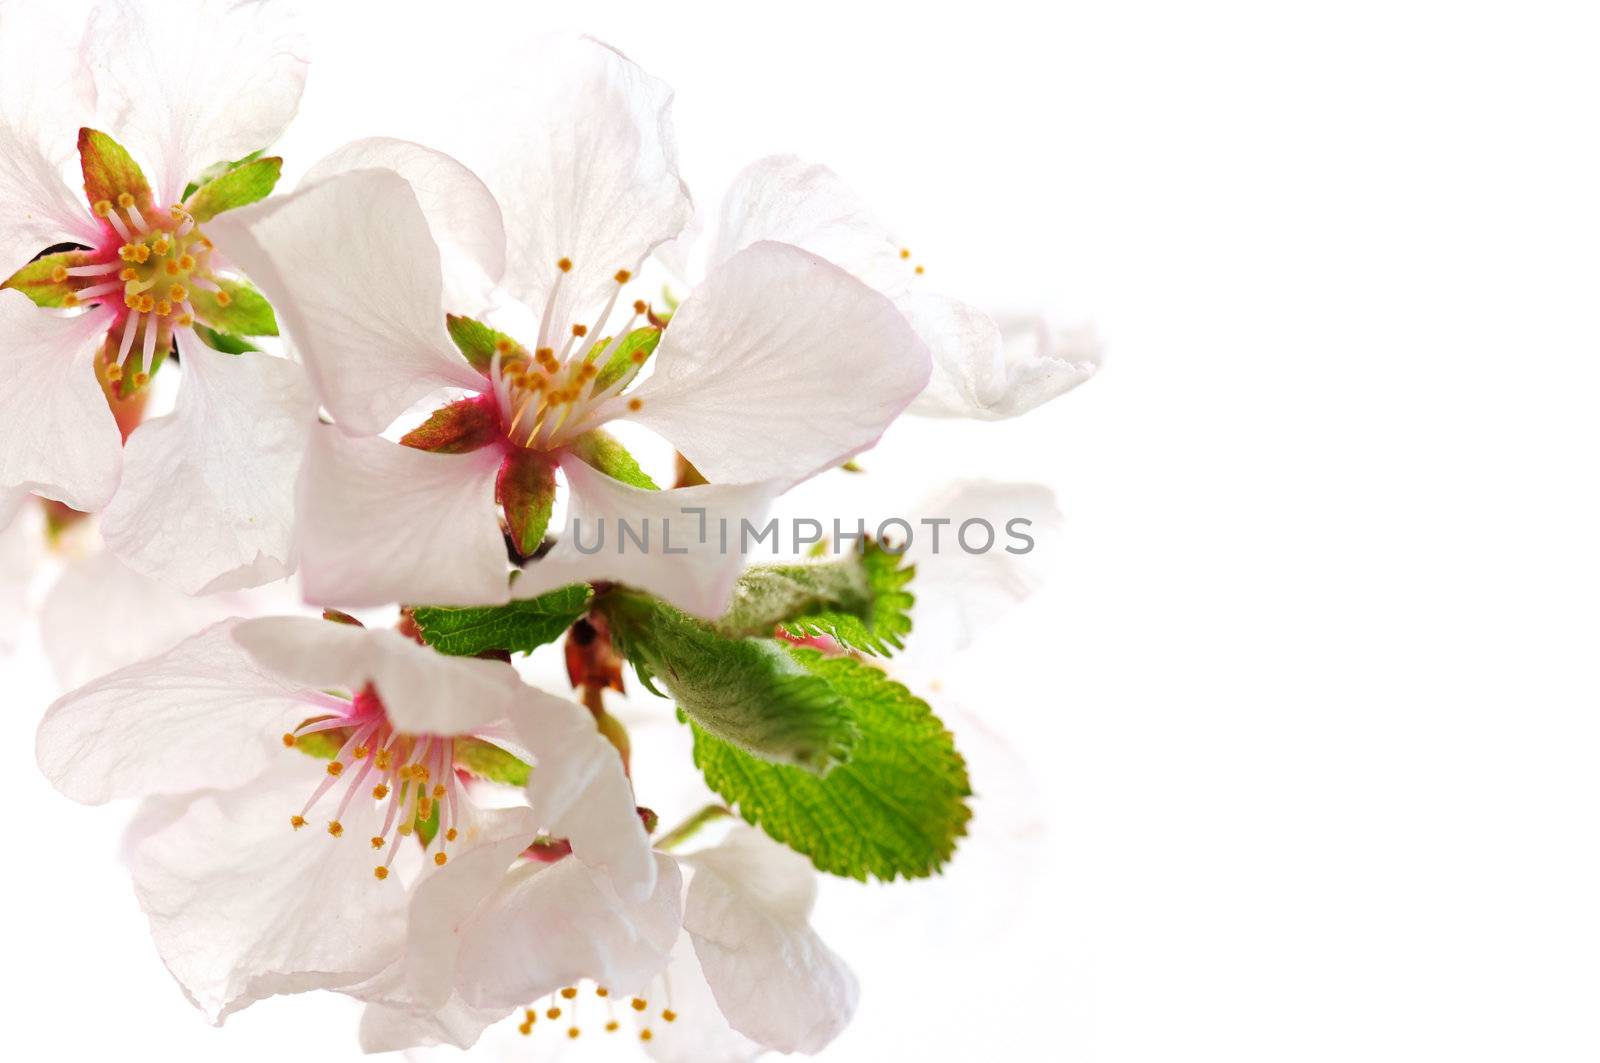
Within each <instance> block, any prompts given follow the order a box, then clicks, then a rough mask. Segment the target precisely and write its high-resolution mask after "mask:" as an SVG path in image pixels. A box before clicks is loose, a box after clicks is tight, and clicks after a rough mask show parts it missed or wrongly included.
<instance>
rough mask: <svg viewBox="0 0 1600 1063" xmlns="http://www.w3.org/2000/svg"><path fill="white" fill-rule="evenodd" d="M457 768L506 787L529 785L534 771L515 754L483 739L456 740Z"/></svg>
mask: <svg viewBox="0 0 1600 1063" xmlns="http://www.w3.org/2000/svg"><path fill="white" fill-rule="evenodd" d="M455 749H456V767H458V768H464V769H466V770H467V771H468V772H470V773H471V774H472V775H473V776H474V777H476V778H479V779H485V780H487V781H489V782H497V783H502V784H504V785H506V786H526V785H528V775H529V773H531V772H532V771H533V768H532V767H530V766H529V765H528V764H527V763H526V762H525V761H523V760H521V759H520V758H519V757H517V756H516V755H515V754H513V753H510V752H507V751H506V750H504V749H502V748H500V747H499V746H497V745H495V744H494V743H493V742H485V741H484V740H483V739H481V738H458V739H456V740H455Z"/></svg>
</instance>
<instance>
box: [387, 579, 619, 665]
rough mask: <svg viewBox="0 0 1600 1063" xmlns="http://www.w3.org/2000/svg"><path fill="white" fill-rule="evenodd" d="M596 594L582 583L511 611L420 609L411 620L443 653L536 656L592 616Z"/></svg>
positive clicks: (498, 607) (523, 602) (526, 601)
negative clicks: (591, 603) (582, 618)
mask: <svg viewBox="0 0 1600 1063" xmlns="http://www.w3.org/2000/svg"><path fill="white" fill-rule="evenodd" d="M593 594H594V592H593V591H592V590H590V588H589V586H588V584H584V583H577V584H573V585H572V586H570V587H562V588H559V589H557V590H553V591H550V592H549V593H547V594H541V595H539V596H538V597H537V598H528V599H524V600H521V601H515V602H511V603H509V604H507V605H489V606H478V607H471V608H466V609H446V608H442V607H438V606H418V607H417V608H415V609H413V610H412V618H413V619H414V620H415V621H416V624H417V629H418V630H419V631H421V632H422V637H423V639H424V640H425V641H426V642H427V643H428V645H430V646H432V647H433V648H434V649H436V650H438V651H439V652H440V653H446V654H450V655H451V656H455V657H474V656H476V655H478V654H480V653H495V652H501V653H532V652H533V651H534V650H535V649H537V648H539V647H540V646H543V645H544V644H545V643H547V642H554V641H555V640H556V639H558V638H560V637H561V636H562V634H564V633H565V632H566V630H567V628H569V627H571V626H572V624H573V622H574V621H576V620H577V619H578V618H579V617H580V616H582V615H583V614H584V612H585V611H587V610H588V608H589V599H590V597H591V596H592V595H593Z"/></svg>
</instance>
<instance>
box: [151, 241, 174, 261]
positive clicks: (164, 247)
mask: <svg viewBox="0 0 1600 1063" xmlns="http://www.w3.org/2000/svg"><path fill="white" fill-rule="evenodd" d="M150 250H152V251H154V252H155V253H156V256H157V257H160V256H162V255H165V254H166V253H167V252H168V251H171V250H172V241H171V240H168V239H167V238H166V237H165V236H158V237H156V242H155V243H154V244H152V245H150Z"/></svg>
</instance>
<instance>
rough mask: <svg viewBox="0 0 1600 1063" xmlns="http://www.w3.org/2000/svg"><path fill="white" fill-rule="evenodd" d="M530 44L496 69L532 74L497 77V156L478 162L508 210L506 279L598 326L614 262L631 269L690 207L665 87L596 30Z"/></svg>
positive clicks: (563, 324)
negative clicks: (563, 263)
mask: <svg viewBox="0 0 1600 1063" xmlns="http://www.w3.org/2000/svg"><path fill="white" fill-rule="evenodd" d="M527 51H528V54H523V55H519V56H518V58H517V61H516V64H515V66H514V67H512V68H510V69H509V70H507V69H506V68H505V67H501V68H500V69H499V72H500V73H509V74H510V75H511V76H513V77H516V76H518V75H521V74H524V73H525V74H527V75H528V76H529V77H530V79H531V83H530V84H527V85H523V84H520V83H516V82H513V83H511V84H501V87H500V92H499V94H498V95H497V97H496V102H495V110H496V112H497V114H498V116H499V124H497V126H496V127H495V128H496V137H497V141H498V143H497V145H496V147H497V149H498V150H497V152H496V154H497V157H498V158H497V162H498V165H497V166H495V167H494V168H492V169H490V170H488V171H487V172H486V173H485V178H486V179H487V180H488V182H489V187H490V188H492V189H494V192H495V195H496V197H497V198H498V199H499V200H500V205H501V208H502V209H503V210H504V211H505V212H506V232H507V233H508V235H509V246H508V247H507V268H506V275H505V281H504V284H505V287H506V288H507V289H508V290H509V291H511V292H512V293H513V294H514V295H516V296H518V297H519V298H520V299H522V300H523V301H524V302H526V303H527V304H528V305H530V306H531V307H533V308H534V309H535V310H539V309H542V308H544V307H545V306H546V303H547V302H548V303H549V305H550V319H551V322H552V324H553V326H554V328H555V329H557V330H559V331H560V333H565V332H566V331H567V330H568V329H570V328H571V326H572V325H574V324H585V325H590V326H594V327H598V326H599V325H600V322H599V321H598V320H596V319H595V316H594V315H595V311H596V310H597V309H598V308H599V306H600V304H602V303H604V302H605V300H606V299H608V298H609V297H610V296H611V295H612V293H613V292H615V291H616V290H617V282H616V280H615V274H616V273H617V271H618V270H628V271H630V272H637V271H638V269H639V266H640V263H641V262H643V260H644V258H645V256H646V255H647V254H649V252H650V250H651V249H652V248H654V247H656V246H657V245H659V244H661V243H663V242H665V241H667V240H670V239H671V238H672V237H674V236H676V235H677V234H678V232H679V231H680V230H681V229H682V228H683V227H684V225H685V224H686V223H687V222H688V220H689V216H690V214H691V212H692V209H693V208H692V205H691V203H690V200H689V193H688V190H687V189H686V188H685V187H684V185H683V182H682V181H681V180H680V179H679V177H678V169H677V146H676V143H675V140H674V135H673V131H672V119H671V116H670V113H669V112H670V109H671V103H672V92H671V90H670V89H668V88H667V87H666V85H664V84H662V83H661V82H659V81H657V80H656V79H655V78H652V77H650V76H649V75H648V74H646V73H645V72H644V71H642V70H640V69H639V68H638V67H637V66H635V65H634V64H633V63H631V62H630V61H628V59H627V58H626V57H624V56H623V55H622V54H621V53H619V52H617V51H616V50H615V49H613V48H610V47H608V46H606V45H604V44H601V43H599V42H598V41H594V40H590V39H587V38H573V37H558V38H555V39H552V40H549V41H546V42H543V46H539V45H534V46H532V47H531V48H529V49H528V50H527ZM561 258H568V259H570V260H571V262H572V270H571V272H570V273H562V272H561V270H560V269H559V268H558V267H557V265H556V263H557V261H558V260H560V259H561ZM558 281H559V284H560V290H559V291H557V292H556V293H555V294H554V297H553V298H552V295H551V292H552V289H554V288H555V287H556V285H557V283H558ZM529 345H530V346H532V341H531V340H530V341H529Z"/></svg>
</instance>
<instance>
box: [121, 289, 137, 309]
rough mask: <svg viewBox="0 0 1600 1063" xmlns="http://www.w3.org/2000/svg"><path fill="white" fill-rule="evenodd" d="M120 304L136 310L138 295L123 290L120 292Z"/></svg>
mask: <svg viewBox="0 0 1600 1063" xmlns="http://www.w3.org/2000/svg"><path fill="white" fill-rule="evenodd" d="M122 305H123V306H125V307H127V308H128V309H129V310H137V309H139V297H138V295H136V294H134V293H133V292H123V293H122Z"/></svg>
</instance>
